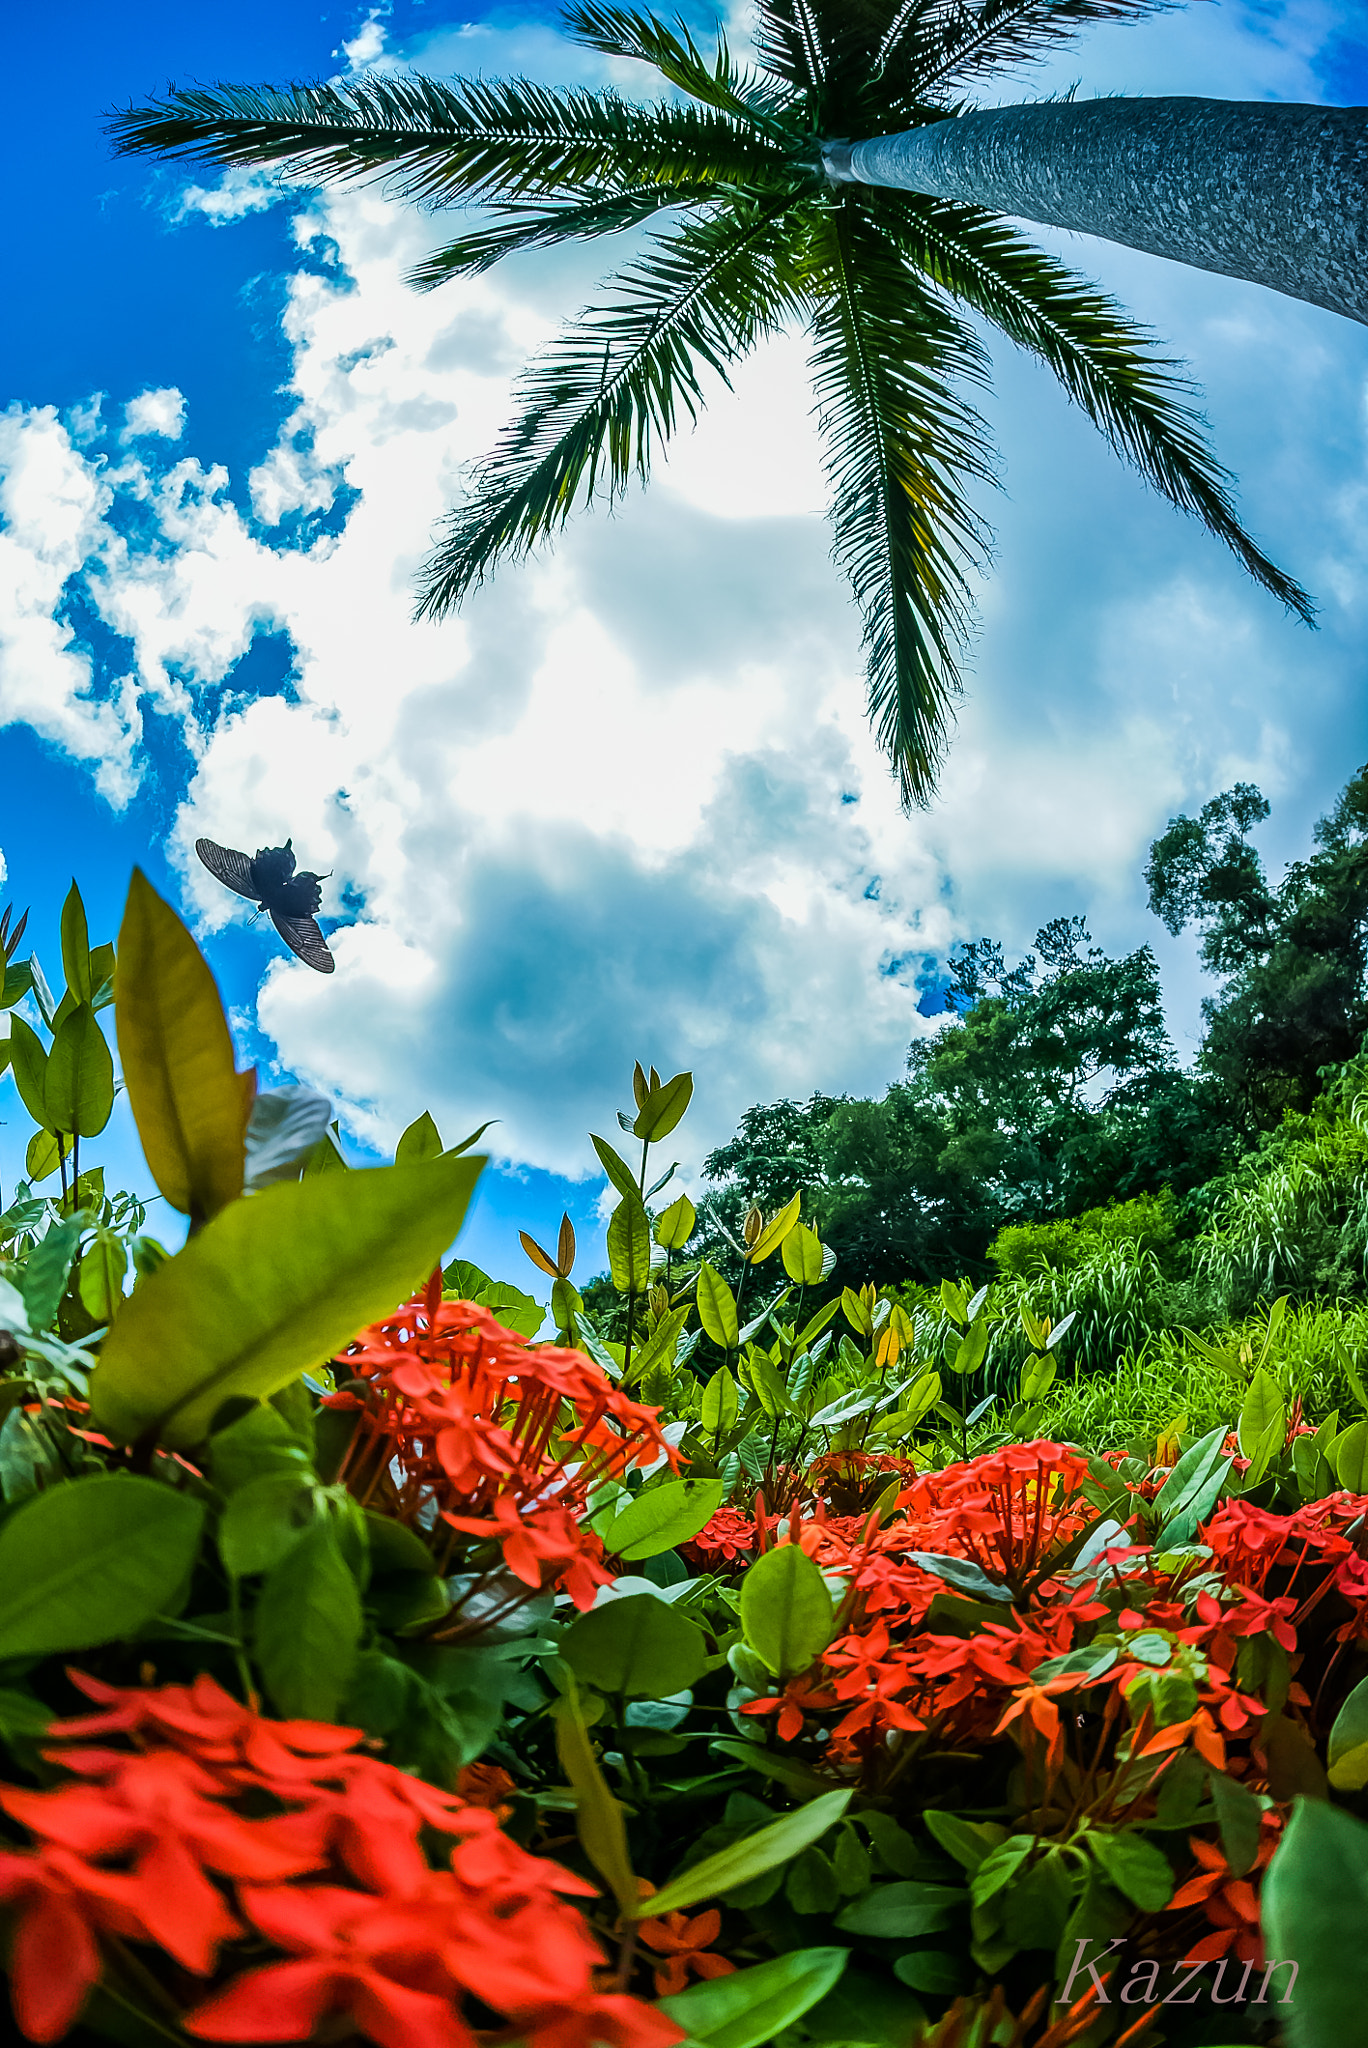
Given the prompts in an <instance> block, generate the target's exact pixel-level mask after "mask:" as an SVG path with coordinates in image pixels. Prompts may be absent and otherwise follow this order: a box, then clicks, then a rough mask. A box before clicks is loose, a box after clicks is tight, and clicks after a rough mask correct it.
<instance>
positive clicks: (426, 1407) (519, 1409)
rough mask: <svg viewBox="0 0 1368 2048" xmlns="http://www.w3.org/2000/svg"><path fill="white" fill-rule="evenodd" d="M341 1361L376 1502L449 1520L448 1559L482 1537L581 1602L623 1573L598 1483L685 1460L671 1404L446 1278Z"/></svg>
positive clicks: (389, 1510)
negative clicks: (543, 1338) (504, 1320)
mask: <svg viewBox="0 0 1368 2048" xmlns="http://www.w3.org/2000/svg"><path fill="white" fill-rule="evenodd" d="M337 1373H338V1377H339V1378H346V1377H348V1376H349V1377H350V1381H351V1384H350V1385H349V1386H344V1387H343V1388H342V1389H341V1390H340V1391H339V1392H337V1393H335V1394H332V1395H330V1396H328V1397H327V1400H326V1404H325V1405H326V1406H328V1407H329V1408H333V1409H339V1410H353V1411H355V1412H356V1415H357V1425H356V1429H355V1432H354V1434H353V1436H352V1439H351V1442H350V1444H349V1446H348V1449H347V1454H346V1457H345V1459H344V1461H343V1464H342V1467H341V1471H340V1473H339V1475H338V1476H339V1477H340V1478H341V1479H342V1480H343V1482H344V1483H345V1484H346V1485H347V1486H348V1487H349V1488H350V1490H351V1492H352V1493H353V1494H354V1495H355V1496H356V1498H357V1499H358V1500H359V1501H360V1502H361V1503H362V1504H363V1505H364V1506H366V1507H371V1508H375V1509H377V1510H379V1511H380V1512H382V1513H384V1514H386V1515H388V1516H390V1517H392V1518H393V1519H394V1520H396V1521H401V1522H405V1523H408V1524H409V1525H413V1524H415V1523H417V1524H420V1525H421V1526H423V1527H424V1528H430V1527H431V1526H432V1524H433V1523H434V1522H436V1521H437V1520H439V1519H440V1520H441V1521H442V1522H443V1523H445V1525H446V1526H447V1528H449V1529H450V1530H451V1532H452V1535H451V1537H450V1539H449V1542H448V1547H447V1552H446V1555H445V1556H444V1557H443V1558H442V1559H441V1560H440V1561H441V1562H442V1564H443V1566H444V1568H445V1569H447V1570H450V1569H451V1568H452V1567H453V1565H454V1564H455V1563H456V1562H457V1561H458V1560H457V1548H458V1543H457V1539H458V1538H459V1537H461V1536H466V1537H471V1536H473V1537H476V1538H478V1539H483V1542H484V1543H485V1544H486V1545H497V1546H498V1548H499V1550H500V1551H501V1552H502V1555H503V1561H504V1564H505V1565H506V1566H507V1569H508V1570H509V1572H511V1573H512V1574H513V1576H514V1577H515V1578H516V1579H518V1580H520V1581H521V1582H522V1583H523V1584H524V1585H525V1586H527V1587H528V1588H529V1591H530V1592H540V1591H541V1590H542V1589H543V1588H545V1587H558V1588H560V1589H562V1590H563V1591H565V1592H567V1593H569V1595H570V1597H571V1598H572V1599H573V1600H574V1602H575V1605H576V1606H577V1607H581V1608H585V1607H591V1606H592V1605H593V1602H594V1597H595V1595H596V1593H597V1591H598V1589H599V1587H600V1586H602V1585H607V1584H608V1583H609V1582H610V1581H611V1578H612V1573H611V1572H610V1571H609V1570H608V1569H607V1567H606V1565H605V1563H604V1561H603V1546H602V1544H601V1543H600V1542H599V1540H598V1538H597V1536H595V1535H594V1533H593V1531H592V1530H591V1529H589V1528H588V1527H587V1526H586V1525H585V1520H584V1517H585V1516H586V1514H587V1511H588V1503H589V1497H590V1495H591V1494H592V1493H593V1491H594V1489H595V1488H596V1487H599V1486H601V1485H602V1484H603V1482H604V1481H605V1480H610V1479H621V1478H622V1476H623V1475H624V1473H626V1472H628V1471H630V1470H632V1469H633V1468H634V1467H637V1466H649V1465H654V1464H657V1463H658V1462H659V1461H660V1460H661V1459H662V1458H663V1459H665V1460H666V1461H667V1462H668V1464H669V1466H670V1469H671V1470H676V1469H677V1468H678V1464H679V1453H678V1452H677V1451H676V1450H675V1448H674V1446H673V1445H672V1444H670V1443H668V1442H667V1441H666V1438H665V1436H664V1434H663V1433H662V1431H661V1428H660V1425H659V1421H658V1416H659V1413H660V1411H659V1410H658V1409H656V1408H648V1407H644V1406H643V1405H642V1404H641V1403H640V1402H638V1401H633V1400H631V1399H630V1398H629V1397H628V1396H627V1395H626V1394H624V1393H622V1392H621V1391H620V1390H619V1389H618V1388H617V1387H615V1386H613V1384H612V1382H611V1381H610V1380H609V1379H608V1377H607V1375H606V1374H605V1373H604V1372H602V1371H601V1370H600V1368H599V1367H598V1366H596V1365H595V1364H593V1362H592V1361H591V1360H590V1359H587V1358H585V1357H584V1356H583V1355H582V1353H580V1352H578V1351H568V1350H565V1349H563V1348H562V1347H560V1346H558V1345H554V1344H542V1345H538V1346H537V1347H535V1348H533V1347H531V1346H530V1345H528V1344H527V1342H526V1341H525V1340H524V1339H523V1338H522V1337H519V1336H517V1335H516V1334H515V1333H514V1332H513V1331H511V1330H507V1329H505V1328H504V1327H503V1325H502V1324H501V1323H499V1322H498V1321H496V1319H495V1318H494V1316H493V1315H492V1314H491V1313H490V1311H489V1310H488V1309H486V1308H481V1307H479V1306H478V1305H477V1304H476V1303H474V1302H469V1301H443V1299H442V1297H441V1291H440V1287H430V1288H428V1289H427V1290H426V1292H425V1293H423V1294H422V1295H419V1296H417V1297H415V1299H414V1300H412V1301H410V1302H408V1303H407V1304H406V1305H405V1306H404V1307H403V1308H402V1309H400V1310H398V1311H397V1312H396V1314H395V1315H393V1316H391V1317H390V1318H389V1319H388V1321H386V1322H383V1323H376V1324H374V1325H373V1326H372V1327H370V1328H369V1329H366V1330H363V1331H362V1332H361V1334H360V1335H359V1337H358V1338H357V1339H356V1341H355V1343H354V1344H352V1345H351V1346H349V1348H348V1349H347V1351H346V1352H345V1353H344V1354H343V1356H342V1357H341V1358H340V1359H339V1360H338V1361H337ZM567 1411H568V1413H569V1416H570V1417H571V1418H572V1419H571V1420H569V1421H568V1422H567V1419H566V1417H567Z"/></svg>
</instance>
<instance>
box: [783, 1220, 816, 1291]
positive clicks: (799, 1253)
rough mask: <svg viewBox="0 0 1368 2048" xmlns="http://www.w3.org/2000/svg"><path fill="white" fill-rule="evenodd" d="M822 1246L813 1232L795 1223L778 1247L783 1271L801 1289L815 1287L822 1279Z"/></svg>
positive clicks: (802, 1224)
mask: <svg viewBox="0 0 1368 2048" xmlns="http://www.w3.org/2000/svg"><path fill="white" fill-rule="evenodd" d="M823 1249H824V1248H823V1245H822V1240H821V1238H820V1237H818V1235H817V1233H816V1231H815V1230H809V1229H808V1227H807V1225H806V1223H795V1224H794V1226H793V1228H792V1229H791V1230H790V1231H789V1232H788V1233H787V1235H786V1236H785V1238H784V1241H783V1244H782V1245H781V1246H780V1247H779V1256H780V1258H782V1260H783V1262H784V1271H785V1272H786V1273H787V1274H788V1276H789V1279H790V1280H796V1281H797V1282H798V1284H799V1286H801V1287H815V1286H816V1285H817V1283H818V1281H819V1280H820V1279H821V1277H822V1266H823Z"/></svg>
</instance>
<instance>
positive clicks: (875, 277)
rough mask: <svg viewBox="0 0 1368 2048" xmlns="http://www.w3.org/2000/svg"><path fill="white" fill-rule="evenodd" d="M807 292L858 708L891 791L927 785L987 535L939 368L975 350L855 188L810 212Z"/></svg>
mask: <svg viewBox="0 0 1368 2048" xmlns="http://www.w3.org/2000/svg"><path fill="white" fill-rule="evenodd" d="M811 261H812V271H811V275H810V279H809V290H810V292H811V294H812V297H813V300H814V302H815V313H814V317H813V341H814V346H813V357H812V369H813V380H814V384H815V387H816V392H817V401H818V419H819V422H820V424H821V427H822V430H823V435H824V438H825V441H826V444H827V456H826V468H827V475H828V477H829V478H830V481H831V486H832V506H831V518H832V524H833V526H834V528H835V532H836V542H835V548H834V554H835V558H836V561H837V563H838V564H839V566H840V567H841V568H842V569H843V570H844V571H845V573H846V575H847V577H848V578H849V580H850V584H851V588H852V590H853V591H854V594H855V601H856V603H857V604H858V606H859V608H860V611H861V613H862V615H863V618H864V646H865V651H866V657H867V662H868V677H869V711H870V717H871V719H872V721H873V723H874V727H875V731H876V734H877V736H878V739H879V741H880V744H881V745H882V746H883V747H884V748H885V749H886V751H887V752H888V753H889V755H890V756H891V757H892V759H893V761H894V763H895V765H896V767H897V771H898V776H899V781H900V784H901V788H902V795H903V801H904V803H906V804H909V805H910V804H913V803H924V802H925V801H926V800H927V799H928V798H929V797H930V795H931V793H932V791H933V790H934V787H935V781H936V772H937V767H938V764H939V762H940V760H941V757H942V755H943V753H944V749H945V744H946V728H947V725H948V723H949V720H950V716H951V706H952V703H953V700H954V698H955V697H956V696H957V695H958V693H959V689H960V679H959V671H958V667H957V664H956V660H955V650H956V647H957V646H958V645H961V644H962V643H963V642H964V640H965V639H966V637H967V635H968V631H969V627H970V623H971V619H972V614H973V604H972V597H971V593H970V588H969V581H968V578H969V573H970V571H971V570H972V569H974V568H977V567H980V566H981V565H983V563H984V562H985V560H986V556H987V550H988V535H987V532H986V529H985V527H984V525H983V522H982V521H981V520H980V519H979V517H978V516H977V514H976V513H975V512H974V510H973V509H972V507H971V506H970V504H969V503H968V501H967V499H966V497H965V490H966V487H967V486H968V485H969V484H970V483H972V482H977V483H984V482H991V481H993V469H992V461H991V455H990V450H989V446H988V441H987V437H986V432H985V429H984V426H983V422H982V420H981V419H980V418H979V416H978V414H977V413H976V412H975V411H974V410H973V408H972V407H971V406H970V405H968V404H967V403H965V402H964V401H963V400H962V399H961V398H959V397H958V396H957V395H956V394H955V392H954V391H953V390H952V389H951V388H950V386H949V385H948V383H947V379H949V378H952V377H961V378H967V379H969V380H970V381H975V382H982V381H983V379H984V377H985V376H986V369H987V365H986V360H985V358H984V355H983V351H982V350H981V348H980V347H979V345H978V343H977V342H976V341H975V339H974V337H973V335H972V334H971V333H970V332H969V330H968V329H967V328H966V327H964V326H963V325H962V323H961V322H960V321H959V320H957V319H956V318H955V316H954V314H953V312H952V311H950V309H949V308H948V306H947V305H946V304H945V303H944V301H943V300H942V299H941V298H940V296H939V294H938V293H936V292H935V291H934V290H933V289H930V288H928V286H927V283H926V280H925V278H924V277H922V276H919V275H918V273H917V272H916V271H915V270H913V268H912V267H911V265H910V264H908V263H907V262H905V261H904V260H903V258H902V256H901V255H900V253H899V252H898V250H897V248H896V247H895V246H894V244H893V243H892V242H890V241H889V239H888V238H887V237H886V236H885V235H884V234H882V233H881V232H880V230H879V228H878V227H877V226H876V225H875V224H874V222H873V221H872V220H871V219H870V218H869V217H868V215H866V214H865V213H864V212H863V211H862V210H861V208H860V207H859V204H858V202H856V203H854V204H851V203H847V204H844V205H840V206H837V207H833V208H831V209H829V210H827V211H825V212H824V213H822V214H821V215H820V216H818V219H817V223H816V226H815V228H814V233H813V240H812V257H811Z"/></svg>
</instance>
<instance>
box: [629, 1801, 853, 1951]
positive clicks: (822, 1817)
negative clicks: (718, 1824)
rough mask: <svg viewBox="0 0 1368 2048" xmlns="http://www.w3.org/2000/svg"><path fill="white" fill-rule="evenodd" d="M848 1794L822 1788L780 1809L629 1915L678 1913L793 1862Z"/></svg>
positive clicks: (822, 1831)
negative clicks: (793, 1806) (783, 1811)
mask: <svg viewBox="0 0 1368 2048" xmlns="http://www.w3.org/2000/svg"><path fill="white" fill-rule="evenodd" d="M853 1797H854V1794H853V1793H851V1792H825V1793H823V1795H822V1797H821V1798H820V1799H813V1800H811V1801H810V1802H809V1803H808V1804H807V1805H806V1806H800V1807H799V1808H798V1809H797V1811H796V1812H794V1813H786V1814H784V1815H782V1816H781V1818H780V1819H778V1820H776V1821H771V1822H770V1824H769V1826H768V1827H764V1828H761V1829H759V1830H758V1832H757V1833H755V1834H753V1835H745V1836H743V1838H742V1839H741V1840H740V1841H739V1842H733V1843H731V1844H730V1846H729V1847H727V1848H725V1849H719V1850H718V1852H717V1854H716V1855H715V1856H706V1857H704V1859H703V1861H702V1862H701V1863H695V1864H692V1865H691V1866H690V1868H689V1869H688V1870H685V1871H682V1872H681V1873H680V1875H679V1876H678V1877H676V1878H674V1879H672V1880H671V1882H670V1883H669V1884H667V1885H665V1886H663V1887H662V1889H661V1890H660V1891H658V1892H657V1893H656V1894H655V1896H654V1898H650V1899H642V1900H641V1901H640V1902H639V1903H638V1904H637V1905H636V1906H635V1907H634V1908H633V1910H632V1912H631V1915H630V1917H631V1918H632V1919H634V1920H645V1919H649V1918H654V1917H655V1916H656V1915H660V1914H665V1913H678V1912H680V1911H681V1910H682V1909H683V1908H684V1907H685V1906H693V1905H697V1903H698V1901H699V1900H700V1899H711V1898H714V1897H715V1896H716V1895H717V1893H718V1892H726V1891H732V1890H734V1889H735V1888H736V1887H737V1886H739V1885H743V1884H748V1883H749V1882H750V1880H751V1879H752V1878H753V1877H759V1876H760V1875H761V1874H762V1873H763V1872H764V1871H766V1870H774V1869H776V1868H777V1867H778V1866H779V1865H781V1864H785V1863H791V1862H793V1860H794V1859H795V1857H797V1856H800V1855H801V1854H802V1852H803V1850H804V1849H806V1848H807V1846H808V1844H809V1843H810V1842H816V1841H818V1840H820V1838H821V1837H822V1836H823V1835H824V1834H825V1833H826V1831H827V1829H828V1828H831V1827H834V1826H835V1825H836V1822H837V1821H838V1820H839V1819H840V1818H841V1815H842V1814H843V1813H844V1812H845V1810H846V1808H847V1806H849V1804H850V1802H851V1799H852V1798H853Z"/></svg>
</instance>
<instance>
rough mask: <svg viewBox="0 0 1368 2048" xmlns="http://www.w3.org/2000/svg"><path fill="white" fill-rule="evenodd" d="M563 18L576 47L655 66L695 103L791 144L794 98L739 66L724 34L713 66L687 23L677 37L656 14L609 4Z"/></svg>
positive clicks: (591, 4)
mask: <svg viewBox="0 0 1368 2048" xmlns="http://www.w3.org/2000/svg"><path fill="white" fill-rule="evenodd" d="M561 18H562V20H563V21H564V23H565V27H566V29H567V31H568V33H569V34H570V35H572V36H573V37H574V39H575V41H576V42H579V43H586V44H587V45H588V46H589V48H590V49H591V50H601V51H602V52H603V54H604V55H605V56H607V57H633V58H636V59H637V60H638V61H639V62H641V63H643V64H650V65H652V66H654V68H655V69H656V70H657V71H658V72H659V73H660V74H661V76H662V77H663V78H666V79H668V80H669V82H670V84H671V85H675V86H678V87H679V89H680V91H681V92H686V93H688V94H689V96H690V98H691V99H695V100H698V101H700V102H701V104H702V105H704V106H708V107H716V108H717V109H718V111H719V112H721V113H724V114H734V115H736V116H737V117H738V118H740V119H742V120H748V121H754V122H755V123H757V125H758V126H760V127H762V128H763V129H765V131H766V132H767V133H769V134H771V135H773V136H774V137H776V138H777V139H779V140H787V133H786V131H785V129H784V126H783V118H782V117H783V112H784V109H785V107H786V106H787V105H788V104H790V103H791V101H792V97H793V95H792V93H790V92H776V91H775V90H774V88H773V87H772V86H770V85H768V84H766V82H765V81H764V80H763V79H761V78H760V77H759V76H758V75H757V74H756V73H755V72H753V71H745V70H742V69H741V68H740V67H739V66H738V65H736V64H735V63H733V61H732V56H731V52H730V50H729V49H728V47H727V39H726V37H725V36H724V35H723V33H722V31H721V29H720V28H719V29H718V31H717V52H716V55H715V56H714V58H713V60H712V62H711V63H709V61H708V59H707V58H706V57H705V56H704V54H703V52H702V51H701V50H700V49H699V47H698V45H697V43H695V41H694V39H693V37H692V35H691V34H690V33H689V30H688V28H687V27H686V26H685V24H684V23H683V22H682V21H681V22H679V24H678V33H676V31H675V30H674V29H672V28H670V27H668V26H667V25H666V23H664V22H663V21H660V20H659V19H658V18H657V16H655V15H654V14H638V13H636V12H635V11H634V10H633V9H631V8H627V7H611V6H608V5H606V4H603V0H574V4H572V5H571V6H568V7H567V8H566V9H565V12H564V14H563V15H562V17H561Z"/></svg>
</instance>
